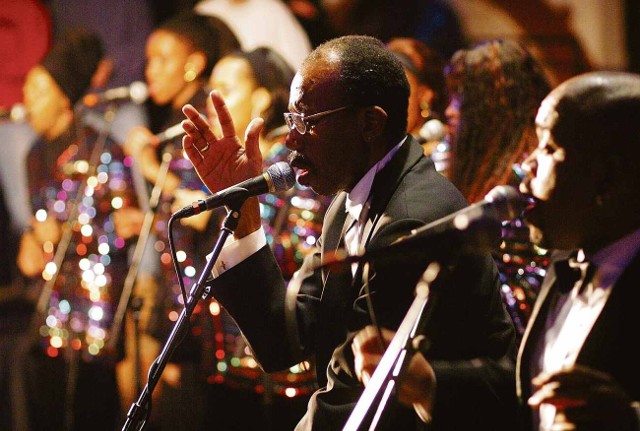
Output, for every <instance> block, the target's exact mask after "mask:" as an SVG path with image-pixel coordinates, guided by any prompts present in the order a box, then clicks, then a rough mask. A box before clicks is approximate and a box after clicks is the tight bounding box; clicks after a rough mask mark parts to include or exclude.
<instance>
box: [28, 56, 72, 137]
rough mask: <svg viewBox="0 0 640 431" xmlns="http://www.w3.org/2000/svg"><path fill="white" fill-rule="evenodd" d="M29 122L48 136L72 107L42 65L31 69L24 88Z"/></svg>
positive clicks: (37, 131) (39, 132)
mask: <svg viewBox="0 0 640 431" xmlns="http://www.w3.org/2000/svg"><path fill="white" fill-rule="evenodd" d="M22 91H23V94H24V104H25V108H26V109H27V112H28V113H29V124H30V125H31V127H32V128H33V130H35V131H36V133H38V134H40V135H45V136H47V135H48V134H49V132H50V131H51V130H52V129H53V128H54V127H55V126H56V121H57V120H58V119H59V118H60V117H61V116H62V115H63V114H64V113H65V112H66V111H68V110H69V109H70V107H71V102H70V101H69V99H68V98H67V96H66V95H65V94H64V93H63V92H62V89H61V88H60V86H58V84H57V83H56V81H55V80H54V79H53V78H52V77H51V75H50V74H49V72H47V70H46V69H45V68H43V67H41V66H36V67H34V68H33V69H31V70H30V71H29V73H28V74H27V79H26V81H25V83H24V86H23V88H22Z"/></svg>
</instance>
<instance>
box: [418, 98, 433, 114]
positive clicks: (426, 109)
mask: <svg viewBox="0 0 640 431" xmlns="http://www.w3.org/2000/svg"><path fill="white" fill-rule="evenodd" d="M420 116H421V117H422V118H429V117H430V116H431V106H430V105H429V102H427V101H426V100H423V101H422V102H420Z"/></svg>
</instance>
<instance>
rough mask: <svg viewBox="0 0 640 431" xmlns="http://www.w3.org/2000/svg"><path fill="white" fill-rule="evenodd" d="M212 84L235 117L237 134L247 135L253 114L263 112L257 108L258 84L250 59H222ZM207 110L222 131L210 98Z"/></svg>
mask: <svg viewBox="0 0 640 431" xmlns="http://www.w3.org/2000/svg"><path fill="white" fill-rule="evenodd" d="M209 87H210V88H211V89H216V90H218V91H219V92H220V94H221V95H222V97H223V98H224V101H225V104H226V105H227V109H229V113H230V114H231V118H232V119H233V124H234V126H235V129H236V134H237V135H238V136H244V133H245V130H246V129H247V126H248V125H249V123H250V122H251V120H252V118H253V117H254V116H257V115H259V114H260V112H254V111H255V106H254V105H255V104H254V100H253V99H254V93H255V90H256V89H257V88H258V86H257V84H256V81H255V79H254V77H253V73H252V72H251V66H250V65H249V63H248V62H247V61H246V60H244V59H242V58H237V57H225V58H223V59H221V60H220V61H219V62H218V63H217V64H216V66H215V67H214V68H213V72H212V73H211V78H210V79H209ZM207 113H208V116H209V120H210V122H211V124H212V127H213V129H214V132H216V134H218V135H219V132H220V129H219V124H218V121H217V119H216V113H215V110H214V109H213V106H212V104H211V101H210V100H209V101H208V104H207Z"/></svg>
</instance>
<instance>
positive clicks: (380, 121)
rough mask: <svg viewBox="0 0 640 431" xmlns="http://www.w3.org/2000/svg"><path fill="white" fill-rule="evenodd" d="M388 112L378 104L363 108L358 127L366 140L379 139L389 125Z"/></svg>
mask: <svg viewBox="0 0 640 431" xmlns="http://www.w3.org/2000/svg"><path fill="white" fill-rule="evenodd" d="M387 117H388V116H387V113H386V112H385V110H384V109H382V108H381V107H379V106H377V105H373V106H367V107H365V108H363V109H362V110H361V111H360V113H359V115H358V127H359V129H360V133H361V134H362V138H363V139H364V140H365V141H366V142H373V141H375V140H376V139H379V138H380V137H381V136H382V135H383V134H384V131H385V129H386V126H387Z"/></svg>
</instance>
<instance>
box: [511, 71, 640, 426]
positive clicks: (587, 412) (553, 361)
mask: <svg viewBox="0 0 640 431" xmlns="http://www.w3.org/2000/svg"><path fill="white" fill-rule="evenodd" d="M536 125H537V133H538V138H539V145H538V148H537V149H536V150H535V151H534V152H533V153H532V154H531V155H530V156H529V157H528V158H527V159H526V160H525V161H524V162H523V164H522V167H523V170H524V172H525V173H526V178H525V179H524V180H523V182H522V183H521V185H520V189H521V191H522V192H523V193H526V194H529V195H531V196H532V197H533V198H534V199H535V206H534V207H533V208H532V209H530V210H528V211H527V213H526V214H525V216H526V219H527V221H528V223H529V227H530V237H531V239H532V240H533V241H534V242H535V243H536V244H538V245H540V246H541V247H544V248H553V249H560V250H567V251H566V252H556V253H555V255H554V258H553V261H552V263H551V265H550V267H549V272H548V274H547V276H546V278H545V280H544V283H543V285H542V288H541V291H540V294H539V297H538V299H537V301H536V304H535V306H534V309H533V312H532V316H531V319H530V320H529V324H528V326H527V329H526V331H525V334H524V339H523V342H522V345H521V347H520V352H519V355H518V365H517V370H518V380H517V383H518V386H517V389H518V395H519V396H520V399H521V400H522V412H523V418H524V420H525V428H526V429H532V430H548V429H553V430H560V429H563V430H564V429H577V430H605V429H606V430H638V429H640V421H639V418H640V414H639V413H640V408H639V406H640V404H639V402H638V401H639V400H640V367H638V364H640V354H639V353H638V349H637V348H636V347H635V345H634V344H635V341H634V340H637V338H638V335H637V334H638V328H639V327H640V318H639V316H640V314H639V313H638V311H637V307H638V303H639V301H640V289H638V285H637V284H638V277H639V276H640V257H639V255H638V251H639V250H640V195H638V189H639V188H640V175H638V172H640V75H635V74H628V73H620V72H618V73H616V72H592V73H587V74H584V75H579V76H577V77H574V78H571V79H569V80H568V81H566V82H564V83H563V84H561V85H560V86H559V87H557V88H556V89H554V90H553V91H552V92H551V93H550V94H549V95H548V96H547V97H546V98H545V99H544V100H543V102H542V103H541V105H540V109H539V111H538V115H537V117H536Z"/></svg>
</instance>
